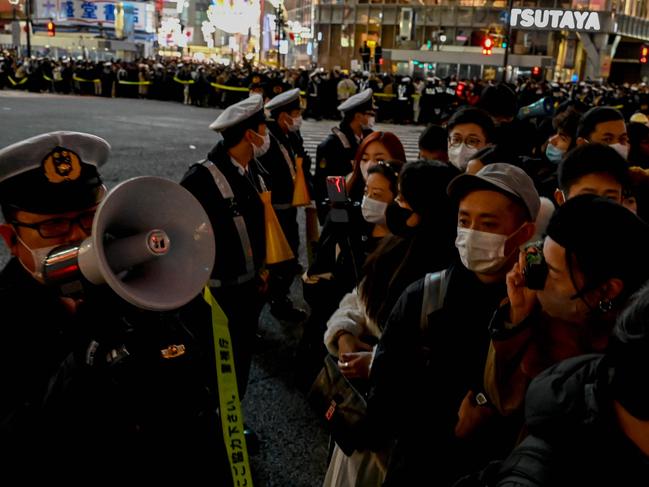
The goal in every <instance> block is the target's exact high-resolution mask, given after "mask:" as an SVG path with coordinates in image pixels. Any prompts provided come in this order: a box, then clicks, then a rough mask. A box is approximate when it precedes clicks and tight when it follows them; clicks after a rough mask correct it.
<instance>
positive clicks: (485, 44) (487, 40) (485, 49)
mask: <svg viewBox="0 0 649 487" xmlns="http://www.w3.org/2000/svg"><path fill="white" fill-rule="evenodd" d="M493 47H494V40H493V39H492V38H491V37H489V36H484V39H482V54H484V55H485V56H491V50H492V49H493Z"/></svg>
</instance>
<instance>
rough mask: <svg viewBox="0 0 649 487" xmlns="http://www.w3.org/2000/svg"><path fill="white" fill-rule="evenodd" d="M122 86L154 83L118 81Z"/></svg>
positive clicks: (150, 82)
mask: <svg viewBox="0 0 649 487" xmlns="http://www.w3.org/2000/svg"><path fill="white" fill-rule="evenodd" d="M117 82H118V83H119V84H120V85H152V84H153V82H152V81H124V80H118V81H117Z"/></svg>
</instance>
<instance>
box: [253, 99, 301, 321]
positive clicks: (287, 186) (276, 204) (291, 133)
mask: <svg viewBox="0 0 649 487" xmlns="http://www.w3.org/2000/svg"><path fill="white" fill-rule="evenodd" d="M266 110H267V111H268V112H270V115H271V119H270V120H268V121H267V127H268V130H269V131H270V149H269V150H268V152H267V153H266V154H265V155H264V156H263V157H261V158H260V159H259V162H260V163H261V164H262V166H263V167H264V169H265V170H266V171H267V172H268V174H269V178H268V179H269V182H270V189H271V190H272V202H273V208H274V209H275V213H276V214H277V219H278V220H279V223H280V225H281V227H282V230H283V231H284V235H285V236H286V238H287V240H288V243H289V245H290V246H291V250H293V255H295V256H297V255H299V253H298V251H299V246H300V236H299V234H298V224H297V208H295V207H294V206H293V193H294V181H295V178H296V171H297V170H298V168H297V167H296V163H295V159H296V157H303V156H304V155H305V150H304V146H303V144H302V138H301V136H300V134H299V130H300V126H301V124H302V109H301V108H300V89H299V88H294V89H292V90H289V91H286V92H284V93H281V94H279V95H277V96H276V97H275V98H273V99H272V100H271V101H269V102H268V103H266ZM307 157H308V156H307ZM306 162H307V164H308V165H307V167H309V166H310V161H309V160H308V159H307V161H306ZM303 164H304V162H303ZM302 167H304V166H302ZM305 172H308V171H305ZM297 266H298V263H297V259H292V260H290V261H288V262H281V263H279V264H275V265H273V266H272V268H271V269H270V277H271V280H270V288H269V293H270V311H271V313H272V314H273V316H275V317H276V318H278V319H284V320H287V321H301V320H303V319H304V318H305V317H306V315H305V313H304V312H303V311H301V310H299V309H297V308H295V307H294V306H293V304H292V303H291V300H290V299H289V293H290V287H291V284H292V282H293V278H294V276H295V274H296V271H297V268H298V267H297Z"/></svg>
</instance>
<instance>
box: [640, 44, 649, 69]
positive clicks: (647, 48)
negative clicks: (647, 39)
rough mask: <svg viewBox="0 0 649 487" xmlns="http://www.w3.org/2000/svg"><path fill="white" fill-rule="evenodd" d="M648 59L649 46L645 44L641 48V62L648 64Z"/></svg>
mask: <svg viewBox="0 0 649 487" xmlns="http://www.w3.org/2000/svg"><path fill="white" fill-rule="evenodd" d="M647 59H649V46H647V45H646V44H643V45H642V47H641V48H640V63H641V64H647Z"/></svg>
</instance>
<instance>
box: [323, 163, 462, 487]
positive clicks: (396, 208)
mask: <svg viewBox="0 0 649 487" xmlns="http://www.w3.org/2000/svg"><path fill="white" fill-rule="evenodd" d="M456 174H457V171H455V170H454V169H453V168H451V167H450V166H448V165H445V164H442V163H439V162H434V161H417V162H413V163H410V164H406V165H405V166H404V167H403V169H402V171H401V174H400V177H399V196H398V198H397V199H396V201H395V202H393V203H392V204H391V205H389V207H388V209H387V210H386V224H387V227H388V229H390V232H391V233H392V235H390V236H388V237H386V238H384V239H383V240H382V241H381V243H380V245H379V246H378V248H377V249H376V250H375V251H374V252H373V253H372V254H371V255H370V256H369V257H368V259H367V262H366V265H365V268H364V271H365V276H364V277H363V280H362V281H361V283H360V284H359V286H358V288H357V289H355V290H354V291H353V292H351V293H348V294H347V295H346V296H345V297H344V298H343V300H342V301H341V303H340V307H339V309H338V310H337V311H336V312H335V313H334V314H333V315H332V316H331V318H330V319H329V321H328V323H327V331H326V333H325V337H324V341H325V345H326V346H327V349H328V350H329V352H330V353H331V354H333V355H335V356H337V357H338V360H339V366H340V370H341V372H342V374H343V375H345V376H346V377H348V378H350V379H357V380H362V381H364V380H367V378H368V377H369V369H370V365H371V359H372V345H371V343H372V342H375V341H376V340H377V339H378V337H379V336H380V335H381V331H382V329H383V326H384V324H385V321H386V319H387V316H388V315H389V313H390V311H391V310H392V307H393V306H394V304H395V303H396V301H397V300H398V298H399V296H400V295H401V294H402V292H403V291H404V290H405V289H406V287H407V286H408V285H410V284H411V283H412V282H414V281H416V280H418V279H420V278H421V277H423V276H424V275H425V274H426V273H428V272H435V271H439V270H441V269H445V268H446V267H448V265H449V264H450V262H451V260H453V259H454V258H455V255H456V254H455V252H456V251H455V245H454V242H455V231H456V210H455V205H454V204H453V202H452V201H451V200H450V198H449V197H448V196H447V194H446V186H447V185H448V183H449V182H450V181H451V179H452V178H453V177H454V176H455V175H456ZM387 453H388V452H386V451H382V452H370V451H358V450H357V451H355V452H354V453H353V454H352V456H351V457H347V456H345V454H344V453H343V452H342V450H340V449H339V448H338V447H336V448H335V449H334V453H333V455H332V459H331V462H330V464H329V469H328V471H327V476H326V478H325V482H324V485H325V486H327V487H330V486H356V485H358V486H380V485H381V483H382V482H383V478H384V476H385V471H386V467H387V464H386V461H387Z"/></svg>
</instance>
